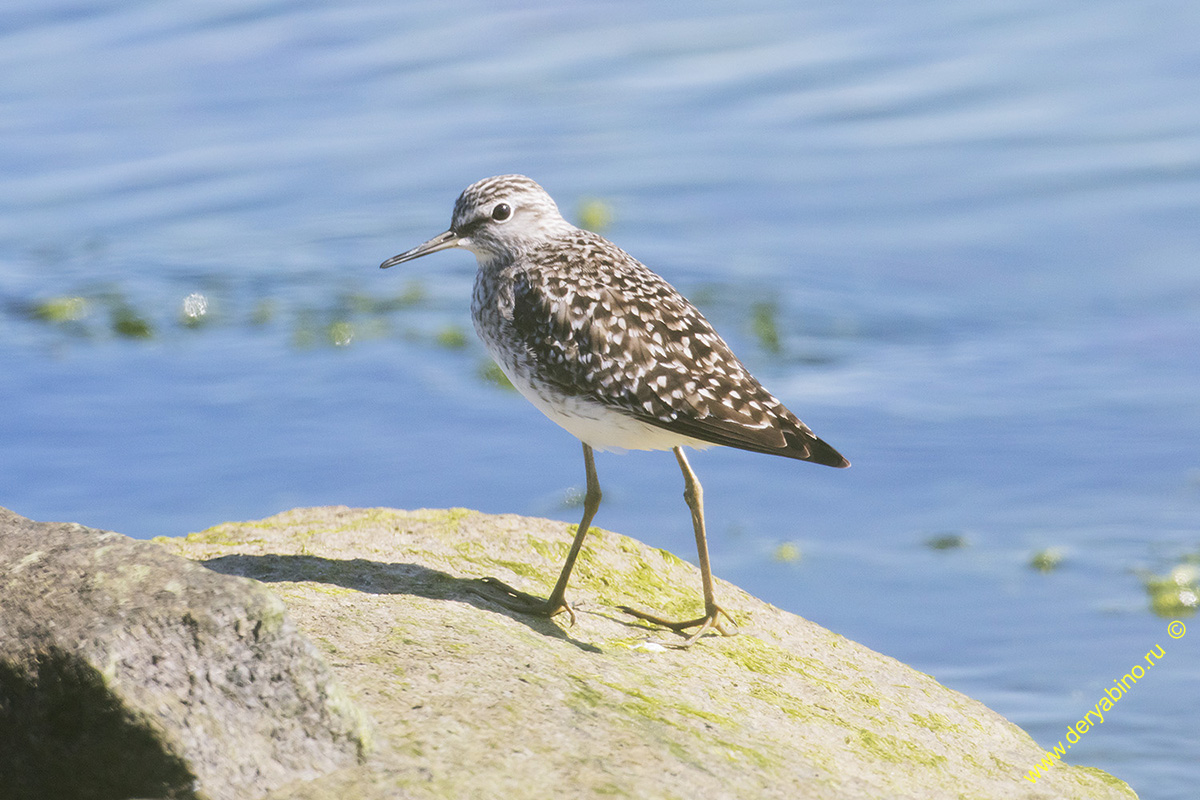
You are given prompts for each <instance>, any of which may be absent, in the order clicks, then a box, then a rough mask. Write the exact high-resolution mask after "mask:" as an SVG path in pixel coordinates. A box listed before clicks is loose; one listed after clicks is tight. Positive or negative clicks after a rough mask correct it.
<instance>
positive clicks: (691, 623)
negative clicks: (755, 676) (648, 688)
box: [620, 603, 738, 648]
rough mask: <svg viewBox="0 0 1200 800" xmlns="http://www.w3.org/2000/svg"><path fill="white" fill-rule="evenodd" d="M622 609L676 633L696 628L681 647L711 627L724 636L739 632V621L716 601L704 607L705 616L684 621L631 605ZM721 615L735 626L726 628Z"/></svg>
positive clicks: (689, 643)
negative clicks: (663, 616)
mask: <svg viewBox="0 0 1200 800" xmlns="http://www.w3.org/2000/svg"><path fill="white" fill-rule="evenodd" d="M620 609H621V610H622V611H624V612H625V613H626V614H630V615H632V616H635V617H637V618H638V619H644V620H645V621H646V622H650V623H653V624H655V625H662V626H663V627H664V628H670V629H671V630H673V631H675V632H676V633H683V632H684V631H686V630H687V629H688V628H696V632H695V633H693V634H692V635H690V636H688V638H687V639H685V640H684V641H683V643H681V644H678V645H675V646H676V647H679V648H685V647H691V646H692V643H693V642H695V641H696V640H697V639H699V638H700V637H701V636H703V635H704V634H705V632H706V631H708V630H710V629H711V630H715V631H717V632H718V633H720V634H721V635H722V636H735V635H737V632H738V627H737V623H736V622H734V621H733V617H731V616H729V613H728V612H727V611H726V610H725V609H723V608H721V607H720V606H718V605H716V604H715V603H714V604H711V605H709V606H708V607H707V608H705V609H704V616H703V617H697V618H696V619H689V620H683V621H682V622H678V621H672V620H666V619H663V618H662V617H656V616H654V615H653V614H647V613H646V612H645V611H638V610H637V609H634V608H630V607H629V606H620ZM721 617H724V618H725V620H726V621H727V622H728V624H729V625H731V626H733V627H732V629H728V628H726V623H725V622H722V621H721Z"/></svg>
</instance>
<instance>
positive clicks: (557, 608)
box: [469, 578, 575, 625]
mask: <svg viewBox="0 0 1200 800" xmlns="http://www.w3.org/2000/svg"><path fill="white" fill-rule="evenodd" d="M475 583H476V584H477V585H476V586H471V587H469V591H470V592H471V593H472V594H475V595H478V596H479V597H482V598H483V599H484V600H490V601H491V602H493V603H495V604H496V605H498V606H503V607H504V608H507V609H508V610H509V611H516V612H517V613H518V614H528V615H529V616H531V617H545V618H546V619H553V618H554V617H557V616H558V615H559V614H562V613H563V612H564V611H565V612H566V613H567V615H568V616H569V617H570V618H571V625H574V624H575V611H574V609H572V608H571V606H570V605H568V604H567V601H566V599H565V598H563V597H558V598H554V597H550V598H548V599H546V600H543V599H542V598H540V597H535V596H534V595H531V594H529V593H528V592H522V591H520V590H519V589H514V588H513V587H511V586H509V585H508V584H507V583H505V582H504V581H502V580H498V579H496V578H480V579H478V580H477V581H475Z"/></svg>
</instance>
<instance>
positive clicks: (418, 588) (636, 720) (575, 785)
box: [160, 508, 1134, 800]
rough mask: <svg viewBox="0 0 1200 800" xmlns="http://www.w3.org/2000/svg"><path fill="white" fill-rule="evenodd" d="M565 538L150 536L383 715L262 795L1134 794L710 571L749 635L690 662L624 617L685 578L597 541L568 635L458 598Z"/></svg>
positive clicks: (347, 517)
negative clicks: (271, 594)
mask: <svg viewBox="0 0 1200 800" xmlns="http://www.w3.org/2000/svg"><path fill="white" fill-rule="evenodd" d="M570 536H571V530H570V529H569V527H568V526H566V525H563V524H562V523H558V522H551V521H547V520H536V519H527V518H521V517H515V516H500V517H496V516H487V515H483V514H478V513H474V512H470V511H461V510H456V511H416V512H404V511H393V510H386V509H374V510H350V509H346V508H318V509H300V510H296V511H292V512H288V513H286V514H281V515H279V516H276V517H271V518H270V519H266V520H263V521H261V522H253V523H233V524H226V525H220V526H218V527H216V528H213V529H210V530H208V531H205V532H203V533H199V534H193V535H191V536H189V537H187V538H186V539H174V540H160V541H161V542H162V544H164V545H165V546H166V547H168V548H169V549H171V550H173V551H175V552H177V553H180V554H183V555H186V556H187V557H189V558H194V559H197V560H200V561H201V562H203V563H205V564H206V565H207V566H208V567H210V568H211V569H213V570H216V571H219V572H224V573H230V574H236V575H246V576H250V577H254V578H257V579H259V580H262V581H266V582H268V583H270V584H271V585H272V587H273V588H274V589H275V590H276V591H277V592H278V593H279V594H280V595H281V596H282V597H283V598H284V599H285V601H286V602H287V604H288V607H289V610H290V613H291V614H292V615H293V617H294V618H295V619H296V621H297V624H298V625H299V626H300V627H301V629H302V630H304V631H305V632H306V633H307V634H308V635H309V636H310V637H311V638H312V639H313V640H314V641H315V642H316V643H317V644H318V646H319V647H321V648H322V649H323V650H324V651H325V653H326V656H327V658H328V659H329V660H330V662H331V664H332V666H333V668H334V671H335V672H336V673H337V674H338V675H339V677H341V678H342V680H343V682H344V683H345V684H346V685H347V686H348V687H350V691H351V692H352V694H353V695H354V697H355V699H356V700H358V701H359V702H360V703H361V704H362V705H363V706H364V707H365V708H366V709H368V710H369V712H370V713H371V715H372V716H373V718H374V719H375V720H376V723H377V733H378V740H379V745H378V748H377V751H376V752H375V754H374V755H373V756H372V757H371V759H370V760H369V761H368V762H367V763H366V764H362V765H358V766H352V767H348V768H345V769H342V770H339V771H337V772H334V773H332V774H330V775H328V776H326V777H324V778H321V779H318V780H316V781H311V782H305V783H298V784H294V785H292V786H289V787H285V788H283V789H281V790H279V791H278V792H276V793H274V794H272V795H271V798H272V800H300V799H301V798H308V799H310V800H317V798H328V799H329V800H333V799H334V798H337V800H354V799H361V800H375V799H378V800H383V798H397V797H412V798H435V797H437V798H467V797H471V798H555V800H567V798H592V797H597V796H610V795H611V796H621V797H635V798H660V797H691V798H706V800H708V799H709V798H738V799H739V800H749V799H750V798H786V799H787V800H797V798H805V799H806V800H807V799H809V798H887V799H888V800H895V799H897V798H920V800H938V799H939V798H988V799H989V800H990V799H992V798H1047V799H1049V798H1053V799H1054V800H1061V799H1062V798H1079V799H1080V800H1085V799H1086V800H1106V799H1108V798H1133V797H1134V794H1133V792H1132V791H1130V789H1129V788H1128V787H1127V786H1125V784H1123V783H1121V782H1120V781H1118V780H1116V779H1114V778H1112V777H1110V776H1108V775H1106V774H1104V773H1103V772H1101V771H1099V770H1095V769H1089V768H1085V767H1077V766H1069V765H1067V764H1064V763H1061V762H1060V763H1059V764H1058V765H1057V766H1055V767H1054V768H1053V769H1051V770H1050V771H1049V772H1047V773H1046V774H1045V775H1043V776H1042V777H1041V778H1040V779H1038V781H1037V782H1036V784H1035V783H1031V782H1030V781H1029V780H1028V779H1027V778H1026V777H1025V776H1026V774H1027V773H1028V772H1029V770H1030V769H1031V768H1032V767H1033V766H1034V764H1037V763H1039V762H1041V760H1042V758H1043V757H1044V755H1045V753H1044V752H1043V751H1042V749H1041V748H1040V747H1038V745H1037V744H1036V743H1035V742H1034V741H1033V740H1032V739H1031V738H1030V737H1029V736H1028V735H1027V734H1026V733H1025V732H1023V731H1022V730H1020V729H1019V728H1017V727H1016V726H1014V725H1012V724H1011V723H1009V722H1008V721H1007V720H1005V719H1004V718H1003V717H1001V716H999V715H998V714H996V713H995V712H993V711H991V710H989V709H988V708H986V707H984V706H983V705H981V704H980V703H978V702H976V701H974V700H971V699H970V698H968V697H964V696H963V695H961V694H958V693H957V692H953V691H950V690H949V689H946V688H945V687H943V686H941V685H939V684H938V683H937V682H936V681H935V680H933V679H932V678H930V677H929V676H928V675H924V674H922V673H920V672H916V671H915V670H913V669H910V668H909V667H906V666H905V665H903V664H901V663H899V662H897V661H895V660H893V659H891V658H888V657H886V656H882V655H880V654H878V653H875V652H872V651H871V650H868V649H867V648H865V647H862V646H861V645H858V644H855V643H854V642H851V641H848V640H847V639H845V638H843V637H841V636H839V635H837V634H835V633H831V632H829V631H827V630H825V629H823V628H821V627H819V626H817V625H814V624H813V623H811V622H808V621H806V620H804V619H801V618H800V617H797V616H795V615H793V614H789V613H786V612H784V611H781V610H779V609H777V608H774V607H772V606H770V605H767V604H766V603H763V602H761V601H759V600H757V599H755V598H753V597H751V596H750V595H748V594H746V593H745V592H743V591H741V590H739V589H737V588H736V587H733V586H731V585H729V584H727V583H724V582H718V587H717V591H718V598H719V599H720V601H721V602H722V604H723V605H724V606H725V607H726V608H727V609H729V610H730V612H731V613H732V614H733V615H734V616H735V617H736V619H737V620H738V623H739V624H740V625H741V630H742V633H741V635H738V636H734V637H728V638H725V637H718V636H712V637H705V638H704V639H702V640H701V641H700V642H698V643H697V644H696V645H695V646H693V647H692V648H691V649H690V650H686V651H681V650H675V649H669V648H664V647H662V646H661V645H660V643H670V642H672V641H679V639H678V637H676V636H675V635H674V634H671V633H666V632H663V631H660V630H655V629H652V628H650V627H649V626H646V625H645V624H643V623H641V622H638V621H636V620H632V619H630V618H629V617H627V616H625V615H623V614H621V613H620V612H619V611H618V610H617V608H616V607H617V606H619V605H622V604H629V605H634V606H638V607H642V608H650V609H658V610H660V611H663V612H665V613H666V614H667V615H676V614H678V615H680V616H682V615H686V614H688V613H689V612H690V613H693V614H694V612H695V611H696V610H697V608H698V605H699V598H698V586H699V578H698V575H697V572H696V570H695V569H694V568H693V567H692V566H690V565H688V564H686V563H684V562H682V561H680V560H679V559H678V558H676V557H674V556H672V555H670V554H669V553H666V552H663V551H661V550H655V549H651V548H649V547H646V546H645V545H642V544H640V543H638V542H636V541H634V540H632V539H628V538H626V537H624V536H619V535H617V534H613V533H607V532H596V534H595V535H594V536H591V537H589V540H588V546H587V547H586V548H585V550H584V551H583V554H582V556H581V558H580V560H579V564H578V566H577V571H576V575H575V577H574V579H573V581H572V591H571V593H570V595H569V597H570V599H572V600H574V601H575V602H576V603H577V610H578V622H577V624H576V625H575V626H574V627H570V628H567V627H563V626H564V625H565V624H566V623H565V621H564V620H563V619H562V618H561V617H560V618H559V619H558V620H556V621H554V622H550V621H545V620H537V619H532V618H530V617H526V616H522V615H519V614H514V613H512V612H509V611H506V610H504V609H501V608H498V607H496V606H494V605H492V604H490V603H489V602H488V601H486V600H484V599H482V598H480V597H478V596H477V595H475V594H472V593H471V592H470V590H469V589H470V587H471V579H474V578H478V577H481V576H485V575H492V576H496V577H498V578H500V579H502V580H505V581H508V582H510V583H514V584H516V585H517V586H518V588H525V589H528V590H530V591H534V592H538V593H545V592H546V591H548V589H549V588H550V586H551V585H552V584H553V581H554V579H555V578H556V577H557V574H558V569H559V566H560V564H561V562H562V558H563V556H564V555H565V552H566V549H567V546H568V542H569V541H570Z"/></svg>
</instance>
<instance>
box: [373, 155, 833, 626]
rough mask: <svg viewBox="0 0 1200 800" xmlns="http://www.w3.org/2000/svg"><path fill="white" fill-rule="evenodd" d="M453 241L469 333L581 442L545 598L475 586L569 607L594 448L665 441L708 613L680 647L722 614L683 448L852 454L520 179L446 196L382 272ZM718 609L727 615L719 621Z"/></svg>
mask: <svg viewBox="0 0 1200 800" xmlns="http://www.w3.org/2000/svg"><path fill="white" fill-rule="evenodd" d="M452 247H462V248H465V249H467V250H470V251H471V252H472V253H474V254H475V258H476V259H477V260H478V262H479V272H478V273H477V274H476V276H475V289H474V293H473V297H472V300H471V316H472V318H473V319H474V322H475V331H476V333H478V334H479V338H480V339H482V340H483V343H484V345H485V346H486V347H487V350H488V352H489V353H490V354H491V356H492V358H494V359H495V360H496V363H497V364H498V365H499V366H500V369H501V370H503V371H504V374H505V375H506V376H508V379H509V380H510V381H511V382H512V384H513V386H515V387H516V388H517V390H518V391H519V392H520V393H521V394H522V395H524V396H525V397H526V398H527V399H528V400H529V401H530V402H531V403H533V404H534V405H535V406H537V407H538V409H540V410H541V411H542V413H544V414H545V415H546V416H547V417H549V418H550V419H551V420H553V421H554V422H556V423H558V424H559V425H561V426H562V427H563V428H565V429H566V430H567V431H569V432H570V433H571V434H573V435H574V436H575V437H576V438H578V439H579V440H580V441H581V442H582V443H583V463H584V469H585V473H586V476H587V490H586V492H585V494H584V505H583V519H582V521H581V522H580V523H579V528H578V530H577V531H576V534H575V539H574V541H573V542H572V544H571V549H570V552H569V553H568V554H567V560H566V563H565V564H564V565H563V568H562V573H561V574H560V575H559V578H558V583H557V584H556V585H555V586H554V589H553V591H551V592H550V596H549V598H547V599H545V600H543V599H541V598H539V597H535V596H533V595H530V594H527V593H525V592H521V591H518V590H516V589H514V588H512V587H511V586H509V585H507V584H505V583H503V582H501V581H499V580H496V579H494V578H485V579H483V580H482V581H481V586H483V587H486V591H483V590H481V591H480V592H479V593H480V594H482V595H483V596H484V597H487V598H489V599H491V600H493V601H494V602H496V603H498V604H499V605H501V606H503V607H505V608H508V609H510V610H512V611H517V612H520V613H523V614H531V615H537V616H542V617H547V618H549V617H554V616H556V615H558V614H560V613H562V612H564V611H565V612H566V613H567V614H568V615H569V616H570V618H571V622H572V623H574V621H575V612H574V611H573V610H572V609H571V606H570V605H569V604H568V603H567V600H566V589H567V581H568V579H569V578H570V575H571V569H572V567H573V566H574V565H575V559H576V557H577V556H578V555H579V550H580V548H581V547H582V545H583V540H584V538H585V537H586V536H587V531H588V528H589V526H590V525H591V523H592V518H593V517H594V516H595V514H596V510H597V508H599V506H600V483H599V480H598V479H597V477H596V464H595V460H594V458H593V455H592V451H593V450H606V449H614V450H672V451H674V453H675V458H676V460H677V461H678V462H679V468H680V469H681V470H682V471H683V480H684V493H683V496H684V499H685V500H686V501H687V504H688V508H689V509H690V510H691V514H692V526H693V528H694V529H695V534H696V550H697V554H698V558H699V564H700V577H701V581H702V585H703V590H704V616H702V617H698V618H696V619H690V620H683V621H668V620H665V619H662V618H660V617H657V616H655V615H652V614H647V613H645V612H642V611H637V610H634V609H632V608H629V607H628V606H622V607H621V610H622V611H624V612H626V613H628V614H632V615H633V616H635V617H638V618H640V619H643V620H646V621H648V622H651V623H654V624H657V625H663V626H666V627H668V628H671V629H673V630H675V631H677V632H680V633H683V632H684V631H687V630H689V629H692V628H695V629H696V630H695V632H694V633H692V634H691V636H689V637H688V638H687V640H686V641H685V642H684V643H683V646H687V645H690V644H691V643H692V642H694V641H696V639H698V638H699V637H700V636H701V635H702V634H703V633H704V632H705V631H707V630H709V629H710V628H712V629H714V630H716V631H718V632H720V633H722V634H726V635H728V634H730V633H732V632H734V631H736V624H735V625H734V628H733V630H730V629H727V628H726V627H725V621H727V622H729V623H733V620H732V618H731V617H730V616H729V614H728V613H726V612H725V610H724V609H722V608H721V607H720V606H718V605H717V602H716V599H715V598H714V596H713V582H712V571H711V570H710V568H709V561H708V544H707V541H706V538H705V534H704V505H703V498H702V491H701V488H700V481H699V480H697V478H696V474H695V473H694V472H693V471H692V468H691V465H689V464H688V460H687V457H686V456H685V455H684V453H683V448H684V446H688V447H696V448H703V447H709V446H711V445H725V446H727V447H736V448H740V449H743V450H751V451H754V452H756V453H768V454H770V455H777V456H786V457H788V458H795V459H799V460H801V461H812V462H814V463H817V464H825V465H827V466H831V467H848V466H850V462H848V461H847V460H846V459H844V458H843V457H842V456H841V454H839V453H838V452H837V451H836V450H834V449H833V448H832V447H830V446H829V445H828V444H826V443H825V442H823V441H822V440H821V439H818V438H817V436H816V435H815V434H814V433H813V432H812V430H810V429H809V427H808V426H807V425H805V424H804V423H803V422H801V421H800V420H799V419H798V418H797V417H796V415H795V414H793V413H792V412H791V411H788V409H787V408H785V407H784V405H783V403H781V402H779V400H777V399H776V398H775V397H774V395H772V394H771V393H770V392H768V391H767V390H766V389H764V388H763V386H762V384H760V383H759V382H758V381H757V380H755V378H754V377H753V376H752V375H751V374H750V373H749V372H748V371H747V370H746V368H745V366H743V365H742V362H741V361H739V360H738V359H737V357H736V356H734V354H733V352H732V351H731V350H730V349H729V346H728V345H727V344H725V341H724V340H723V339H721V337H720V336H718V335H717V332H716V331H715V330H713V327H712V325H710V324H709V323H708V320H706V319H705V318H704V316H703V315H702V314H701V313H700V312H699V311H698V310H697V309H696V307H695V306H693V305H692V304H691V303H689V302H688V301H687V300H686V299H684V297H683V295H681V294H680V293H679V292H678V291H676V290H675V288H674V287H672V286H671V285H670V284H668V283H667V282H666V281H665V280H663V279H662V278H660V277H659V276H658V275H656V274H655V273H653V272H651V271H650V270H649V269H647V268H646V267H645V266H643V265H642V264H641V263H640V262H638V261H637V260H636V259H634V258H633V257H632V256H630V255H628V254H627V253H625V251H623V250H621V249H620V248H618V247H617V246H616V245H614V244H613V243H612V242H610V241H608V240H607V239H605V238H604V237H602V236H599V235H597V234H595V233H591V232H590V231H586V230H581V229H580V228H577V227H575V226H574V225H572V224H571V223H569V222H567V221H566V220H565V219H563V217H562V215H561V214H560V213H559V211H558V206H557V205H555V203H554V201H553V200H552V199H551V198H550V195H549V194H547V193H546V191H545V190H544V189H542V187H541V186H539V185H538V184H537V183H535V182H534V181H532V180H530V179H529V178H526V177H525V176H523V175H500V176H497V177H494V178H486V179H484V180H481V181H479V182H478V183H474V184H472V185H470V186H468V187H467V188H466V190H464V191H463V193H462V194H461V195H459V197H458V201H457V202H455V204H454V215H453V217H452V219H451V222H450V229H449V230H447V231H446V232H445V233H440V234H438V235H437V236H435V237H433V238H432V239H430V240H429V241H427V242H425V243H424V244H421V245H418V246H417V247H414V248H413V249H412V250H409V251H407V252H405V253H401V254H400V255H398V256H393V257H392V258H389V259H388V260H387V261H385V262H383V263H382V264H380V267H381V268H383V269H386V268H388V267H394V266H396V265H397V264H402V263H404V262H405V261H411V260H413V259H414V258H420V257H421V256H425V255H429V254H430V253H436V252H437V251H439V250H446V249H449V248H452ZM722 618H724V621H723V620H722Z"/></svg>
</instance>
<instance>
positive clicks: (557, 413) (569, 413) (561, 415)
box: [497, 361, 713, 450]
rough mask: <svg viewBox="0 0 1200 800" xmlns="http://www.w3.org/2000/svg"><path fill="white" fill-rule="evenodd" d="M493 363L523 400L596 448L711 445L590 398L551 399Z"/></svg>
mask: <svg viewBox="0 0 1200 800" xmlns="http://www.w3.org/2000/svg"><path fill="white" fill-rule="evenodd" d="M497 363H498V364H499V365H500V369H501V370H502V371H503V372H504V374H505V375H507V376H508V379H509V381H511V382H512V385H513V386H515V387H516V389H517V391H518V392H520V393H521V394H522V395H524V397H525V399H526V400H528V401H529V402H531V403H533V404H534V405H535V406H537V408H538V410H539V411H541V412H542V413H543V414H545V415H546V416H547V417H549V418H550V419H551V420H553V421H554V422H555V423H556V424H558V425H559V426H560V427H562V428H563V429H565V430H566V431H567V432H568V433H570V434H571V435H572V436H574V437H575V438H576V439H578V440H579V441H581V442H583V443H584V444H586V445H590V446H591V447H592V448H594V449H596V450H670V449H671V448H673V447H677V446H679V445H686V446H688V447H694V448H697V449H703V448H706V447H712V446H713V443H712V442H705V441H703V440H701V439H693V438H692V437H690V436H684V435H683V434H679V433H674V432H673V431H669V430H667V429H666V428H660V427H658V426H656V425H650V424H647V423H645V422H642V421H640V420H637V419H634V418H633V417H631V416H629V415H628V414H624V413H622V412H620V411H618V410H615V409H612V408H609V407H608V406H603V405H600V404H599V403H595V402H592V401H591V400H584V399H583V398H579V397H554V398H553V399H551V398H550V397H547V396H546V395H545V394H543V393H542V392H539V391H538V388H537V387H535V386H534V385H532V384H531V383H529V382H528V381H526V380H522V379H520V378H518V377H517V376H516V375H514V374H513V373H512V372H510V371H509V369H508V368H507V367H506V366H505V365H504V364H503V363H501V362H499V361H497Z"/></svg>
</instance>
